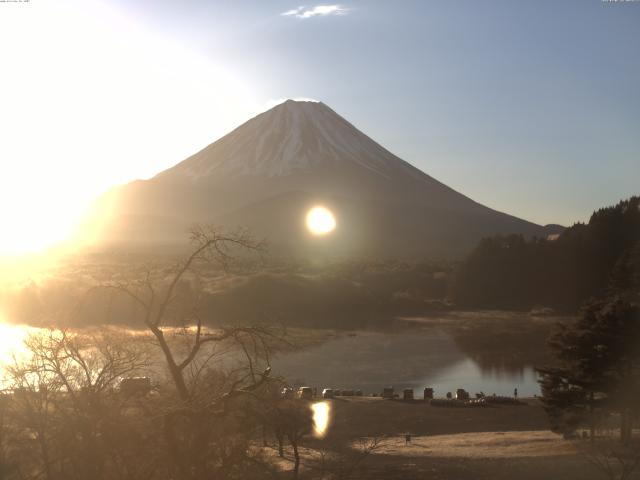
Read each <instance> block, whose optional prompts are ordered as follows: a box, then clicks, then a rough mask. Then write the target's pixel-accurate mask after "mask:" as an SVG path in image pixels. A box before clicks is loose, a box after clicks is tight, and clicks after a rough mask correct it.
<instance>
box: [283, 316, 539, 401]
mask: <svg viewBox="0 0 640 480" xmlns="http://www.w3.org/2000/svg"><path fill="white" fill-rule="evenodd" d="M272 367H273V370H274V372H275V373H276V374H281V375H283V376H285V377H286V378H287V379H288V380H289V381H290V382H291V383H293V384H296V385H303V384H304V385H308V386H315V387H317V388H318V389H322V388H326V387H330V388H337V389H354V390H362V391H363V392H366V393H374V392H376V393H380V392H381V391H382V389H383V388H384V387H386V386H393V387H394V388H395V389H396V391H398V390H401V389H403V388H413V389H415V392H414V393H415V394H416V396H417V397H421V396H422V390H423V388H425V387H432V388H434V389H435V395H436V396H437V397H444V396H445V395H446V393H447V392H454V393H455V391H456V389H457V388H464V389H465V390H467V391H469V392H470V393H471V394H472V395H473V394H474V393H476V392H484V393H485V394H487V395H490V394H493V393H495V394H497V395H513V389H514V388H517V389H518V393H519V395H520V396H533V395H539V394H540V387H539V385H538V383H537V378H536V373H535V371H534V368H533V365H527V364H524V365H521V366H519V367H515V368H514V367H513V366H512V365H511V366H510V367H507V366H506V365H496V364H493V365H491V364H487V363H486V362H482V361H480V360H478V359H477V358H476V359H474V358H473V356H472V355H471V354H469V353H466V352H464V351H463V350H462V349H461V348H460V347H459V346H458V344H457V343H456V341H455V339H454V337H453V335H452V334H450V333H448V332H446V331H445V330H443V329H427V330H416V331H410V332H402V333H381V332H360V333H357V334H356V335H355V336H353V334H352V335H351V336H349V335H344V336H339V337H337V338H334V339H330V340H328V341H327V342H325V343H323V344H321V345H317V346H313V347H309V348H306V349H304V350H299V351H294V352H290V353H284V354H280V355H278V356H277V357H276V358H275V359H274V360H273V361H272Z"/></svg>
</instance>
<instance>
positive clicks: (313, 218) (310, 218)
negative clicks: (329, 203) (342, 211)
mask: <svg viewBox="0 0 640 480" xmlns="http://www.w3.org/2000/svg"><path fill="white" fill-rule="evenodd" d="M307 228H308V229H309V231H310V232H311V233H313V234H314V235H326V234H328V233H331V232H333V231H334V230H335V228H336V218H335V217H334V216H333V213H331V210H329V209H328V208H325V207H320V206H317V207H313V208H312V209H311V210H309V211H308V212H307Z"/></svg>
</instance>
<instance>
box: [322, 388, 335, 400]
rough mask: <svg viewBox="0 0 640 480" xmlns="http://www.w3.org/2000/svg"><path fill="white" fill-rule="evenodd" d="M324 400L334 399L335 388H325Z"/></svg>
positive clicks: (323, 392)
mask: <svg viewBox="0 0 640 480" xmlns="http://www.w3.org/2000/svg"><path fill="white" fill-rule="evenodd" d="M322 398H333V388H325V389H324V390H322Z"/></svg>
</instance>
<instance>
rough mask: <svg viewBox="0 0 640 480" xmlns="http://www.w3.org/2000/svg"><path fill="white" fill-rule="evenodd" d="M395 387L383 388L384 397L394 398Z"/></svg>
mask: <svg viewBox="0 0 640 480" xmlns="http://www.w3.org/2000/svg"><path fill="white" fill-rule="evenodd" d="M393 394H394V392H393V387H384V389H383V390H382V398H393Z"/></svg>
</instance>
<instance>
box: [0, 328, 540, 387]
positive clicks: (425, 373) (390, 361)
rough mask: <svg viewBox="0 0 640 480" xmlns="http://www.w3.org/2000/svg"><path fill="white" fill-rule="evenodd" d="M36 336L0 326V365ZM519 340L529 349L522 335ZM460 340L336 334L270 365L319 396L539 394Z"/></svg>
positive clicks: (518, 374)
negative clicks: (337, 392) (391, 391)
mask: <svg viewBox="0 0 640 480" xmlns="http://www.w3.org/2000/svg"><path fill="white" fill-rule="evenodd" d="M37 330H38V329H35V328H31V327H24V326H17V325H11V324H7V323H3V322H0V363H7V362H11V361H12V360H13V358H14V355H17V356H18V357H19V356H20V352H21V350H22V341H23V340H24V338H25V337H26V336H27V334H28V333H29V331H31V332H35V331H37ZM490 335H491V336H492V337H494V334H493V333H490ZM485 336H486V332H485ZM519 337H523V338H524V340H526V341H528V342H529V343H531V342H530V341H529V340H528V339H529V336H528V335H527V334H526V333H525V334H521V335H519ZM465 338H466V340H467V341H466V342H465V341H461V338H460V337H456V335H455V334H454V333H452V332H451V331H447V329H445V328H422V329H419V328H418V329H415V330H410V331H403V332H401V333H386V332H385V333H382V332H369V331H366V332H358V333H357V334H350V335H348V334H340V335H337V336H335V337H330V338H329V339H328V340H327V341H325V342H324V343H322V344H319V345H315V346H311V347H307V348H305V349H303V350H297V351H293V352H287V353H280V354H278V355H277V356H276V357H275V358H273V359H272V369H273V372H274V373H275V374H276V375H282V376H284V377H285V378H286V379H287V380H288V381H289V382H290V383H291V384H294V385H308V386H312V387H317V388H318V389H319V390H321V389H322V388H326V387H331V388H337V389H353V390H362V391H363V392H366V393H380V392H381V391H382V389H383V388H384V387H386V386H393V387H394V388H395V389H396V391H399V390H401V389H403V388H413V389H414V390H415V392H414V393H415V395H416V397H418V398H420V397H421V396H422V391H423V389H424V388H425V387H431V388H434V390H435V395H436V397H444V396H445V395H446V393H447V392H455V390H456V389H458V388H464V389H465V390H467V391H469V392H470V393H471V394H472V395H473V394H474V393H476V392H484V393H485V394H487V395H491V394H493V393H495V394H497V395H512V394H513V390H514V388H517V389H518V393H519V395H520V396H523V397H524V396H533V395H539V394H540V387H539V385H538V383H537V378H536V373H535V371H534V368H533V365H532V364H529V363H527V362H526V361H524V362H523V361H522V359H520V361H517V362H514V361H513V360H512V359H506V360H502V361H495V360H494V359H493V360H487V355H486V353H487V350H486V349H485V350H484V351H470V350H469V349H468V344H469V341H468V339H469V338H472V339H476V340H478V339H479V337H477V336H476V334H475V333H474V334H473V335H472V336H471V337H469V336H468V335H467V337H465ZM456 340H457V341H456ZM472 343H482V342H475V341H474V342H472ZM503 343H504V342H503ZM465 348H466V349H465ZM496 350H497V351H498V353H500V351H501V350H502V349H501V348H495V347H492V349H491V350H490V352H494V353H495V351H496ZM532 363H533V362H532ZM155 374H159V373H158V372H156V373H155Z"/></svg>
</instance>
